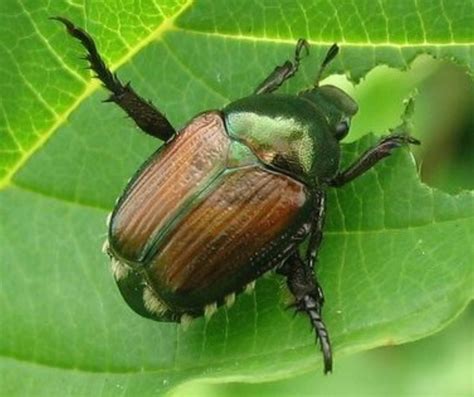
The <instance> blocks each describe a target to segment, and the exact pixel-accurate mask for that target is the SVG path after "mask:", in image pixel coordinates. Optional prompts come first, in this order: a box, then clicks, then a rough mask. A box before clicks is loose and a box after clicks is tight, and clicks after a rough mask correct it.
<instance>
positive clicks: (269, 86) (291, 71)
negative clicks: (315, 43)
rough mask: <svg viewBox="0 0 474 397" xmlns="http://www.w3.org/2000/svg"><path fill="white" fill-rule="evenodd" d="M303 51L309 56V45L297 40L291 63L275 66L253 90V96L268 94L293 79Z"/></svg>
mask: <svg viewBox="0 0 474 397" xmlns="http://www.w3.org/2000/svg"><path fill="white" fill-rule="evenodd" d="M303 49H304V50H305V52H306V55H307V54H309V44H308V42H307V41H306V40H305V39H299V40H298V42H297V43H296V48H295V55H294V57H293V62H291V61H286V62H285V63H284V64H283V65H281V66H277V67H276V68H275V70H274V71H273V72H272V73H271V74H270V75H269V76H268V77H267V78H266V79H265V80H263V81H262V82H261V83H260V84H259V85H258V87H257V88H256V89H255V91H254V94H257V95H258V94H268V93H270V92H273V91H275V90H276V89H278V88H279V87H280V86H281V85H282V84H283V83H284V82H285V81H286V80H288V79H289V78H290V77H293V76H294V75H295V74H296V72H297V71H298V68H299V66H300V61H301V59H302V57H303V56H302V54H301V52H302V51H303Z"/></svg>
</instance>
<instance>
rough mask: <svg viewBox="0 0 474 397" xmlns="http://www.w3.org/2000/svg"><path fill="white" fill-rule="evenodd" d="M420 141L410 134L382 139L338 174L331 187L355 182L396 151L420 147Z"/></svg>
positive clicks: (330, 182) (330, 183) (331, 182)
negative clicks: (401, 148) (408, 147)
mask: <svg viewBox="0 0 474 397" xmlns="http://www.w3.org/2000/svg"><path fill="white" fill-rule="evenodd" d="M419 144H420V141H419V140H418V139H415V138H413V137H411V136H410V135H408V134H394V135H389V136H386V137H385V138H382V139H381V140H380V141H379V142H378V143H377V144H376V145H375V146H374V147H371V148H370V149H368V150H367V151H365V153H363V154H362V156H360V157H359V158H358V159H357V160H356V161H354V163H352V164H351V165H350V166H349V167H348V168H347V169H345V170H344V171H342V172H340V173H338V174H337V175H336V176H335V177H334V178H333V179H332V180H331V181H329V185H330V186H334V187H340V186H343V185H345V184H346V183H348V182H351V181H353V180H354V179H355V178H357V177H358V176H360V175H362V174H363V173H364V172H366V171H368V170H369V169H371V168H372V167H373V166H374V165H375V164H377V163H378V162H379V161H380V160H382V159H383V158H384V157H387V156H389V155H390V154H392V151H393V150H394V149H397V148H399V147H402V146H406V145H419Z"/></svg>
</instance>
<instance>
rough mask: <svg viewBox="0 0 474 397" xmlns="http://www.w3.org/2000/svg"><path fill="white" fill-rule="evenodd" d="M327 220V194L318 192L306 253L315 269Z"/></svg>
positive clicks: (308, 260) (308, 261) (307, 259)
mask: <svg viewBox="0 0 474 397" xmlns="http://www.w3.org/2000/svg"><path fill="white" fill-rule="evenodd" d="M325 218H326V194H325V193H324V192H318V193H317V194H316V208H315V216H314V217H313V221H312V223H311V229H310V237H309V242H308V249H307V251H306V261H307V263H308V266H309V267H310V268H311V269H313V268H314V265H315V263H316V259H317V256H318V251H319V247H320V246H321V242H322V240H323V227H324V219H325Z"/></svg>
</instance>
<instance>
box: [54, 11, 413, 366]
mask: <svg viewBox="0 0 474 397" xmlns="http://www.w3.org/2000/svg"><path fill="white" fill-rule="evenodd" d="M54 19H56V20H58V21H60V22H62V23H63V24H64V25H65V26H66V28H67V30H68V32H69V34H71V35H72V36H73V37H75V38H77V39H78V40H80V42H81V43H82V45H83V46H84V47H85V49H86V50H87V56H86V59H87V60H88V62H89V63H90V67H91V69H92V70H93V71H94V72H95V73H96V75H97V78H98V79H99V80H100V81H101V82H102V83H103V85H104V86H105V88H106V89H108V90H109V91H110V92H111V93H112V95H111V96H110V97H109V99H108V101H110V102H114V103H116V104H117V105H118V106H120V107H121V108H122V109H123V110H124V111H125V112H126V113H127V114H128V115H129V116H130V117H131V118H132V119H133V120H134V121H135V122H136V124H137V125H138V127H140V128H141V129H142V130H143V131H144V132H145V133H147V134H149V135H152V136H154V137H156V138H158V139H161V140H163V141H165V143H164V145H163V146H162V147H161V148H160V149H158V150H157V151H156V152H155V153H154V154H152V155H151V157H150V158H149V159H148V160H147V161H146V162H145V163H144V164H143V166H142V167H141V168H140V169H139V170H138V171H137V172H136V174H135V175H134V177H133V178H132V179H131V180H130V182H129V183H128V186H127V187H126V188H125V190H124V192H123V194H122V196H121V197H120V198H119V200H118V202H117V204H116V206H115V209H114V210H113V212H112V214H111V217H110V219H109V223H108V240H107V242H106V244H105V246H104V250H105V252H106V253H107V254H108V255H109V256H110V258H111V260H112V269H113V274H114V277H115V280H116V282H117V284H118V287H119V289H120V292H121V293H122V295H123V297H124V299H125V300H126V302H127V303H128V304H129V306H130V307H131V308H132V309H133V310H134V311H136V312H137V313H138V314H140V315H142V316H145V317H148V318H151V319H154V320H157V321H176V322H182V321H184V320H186V319H188V318H190V317H196V316H201V315H203V314H206V315H210V314H212V313H213V312H214V311H215V310H216V309H217V307H218V306H219V305H222V304H224V303H227V304H231V303H232V302H233V301H234V299H235V294H236V293H239V292H241V291H242V290H243V289H245V288H246V286H248V285H252V284H253V283H254V282H255V280H256V279H257V278H258V277H259V276H260V275H262V274H263V273H265V272H267V271H269V270H272V269H274V270H276V272H277V273H279V274H281V275H283V276H285V277H286V280H287V284H288V288H289V290H290V292H291V293H292V295H293V296H294V299H295V301H294V305H293V306H294V307H295V309H296V310H297V311H299V312H304V313H306V314H307V316H308V317H309V319H310V322H311V325H312V327H313V328H314V330H315V332H316V336H317V338H318V340H319V342H320V346H321V350H322V353H323V357H324V372H325V373H327V372H329V371H331V370H332V353H331V344H330V340H329V336H328V333H327V331H326V327H325V325H324V323H323V320H322V317H321V310H322V306H323V303H324V297H323V292H322V289H321V287H320V285H319V283H318V282H317V280H316V277H315V264H316V259H317V254H318V250H319V248H320V245H321V241H322V237H323V225H324V217H325V208H326V199H325V192H326V190H327V189H328V188H330V187H340V186H343V185H345V184H346V183H348V182H350V181H352V180H353V179H354V178H356V177H358V176H360V175H361V174H363V173H364V172H365V171H367V170H368V169H370V168H371V167H372V166H374V165H375V164H376V163H377V162H378V161H379V160H380V159H382V158H383V157H386V156H388V155H389V154H390V153H391V152H392V150H393V149H395V148H398V147H401V146H403V145H406V144H419V142H418V141H417V140H416V139H414V138H412V137H410V136H408V135H405V134H397V135H389V136H387V137H385V138H383V139H382V140H381V141H380V142H379V143H378V144H376V145H375V146H374V147H372V148H370V149H368V150H367V151H366V152H365V153H364V154H363V155H362V156H361V157H360V158H359V159H358V160H356V161H355V162H354V163H353V164H352V165H351V166H349V167H348V168H347V169H345V170H342V171H341V170H339V162H340V141H341V140H342V139H343V138H344V137H345V136H346V135H347V133H348V132H349V125H350V119H351V117H352V116H353V115H354V114H355V113H356V112H357V104H356V103H355V102H354V100H353V99H352V98H351V97H349V96H348V95H347V94H346V93H345V92H343V91H342V90H340V89H339V88H336V87H334V86H331V85H324V86H319V84H318V83H319V80H320V77H321V75H322V72H323V71H324V68H325V67H326V65H327V64H328V63H329V62H330V61H331V60H332V59H333V58H334V57H335V56H336V55H337V53H338V47H337V45H335V44H334V45H333V46H332V47H331V48H330V49H329V51H328V53H327V55H326V57H325V59H324V60H323V62H322V64H321V68H320V70H319V73H318V75H317V78H316V83H315V84H314V86H313V87H311V88H309V89H307V90H304V91H301V92H299V93H298V94H296V95H287V94H276V93H274V91H276V90H277V89H278V87H280V85H281V84H282V83H283V82H285V81H286V80H287V79H289V78H290V77H292V76H293V75H294V74H295V73H296V72H297V70H298V67H299V64H300V60H301V58H302V55H303V53H306V54H307V53H308V44H307V42H306V41H305V40H303V39H300V40H299V41H298V42H297V45H296V49H295V54H294V58H293V60H292V61H289V60H288V61H286V62H285V63H284V64H283V65H281V66H277V67H276V68H275V70H274V71H273V72H272V73H270V75H269V76H268V77H267V78H266V79H265V80H263V82H262V83H261V84H260V85H259V86H258V87H257V88H256V90H255V91H254V93H253V94H251V95H250V96H247V97H245V98H242V99H239V100H237V101H235V102H232V103H230V104H228V105H227V106H226V107H224V108H223V109H221V110H210V111H207V112H204V113H201V114H199V115H197V116H196V117H195V118H194V119H193V120H191V121H190V122H189V123H188V124H187V125H186V126H185V127H184V128H183V129H182V130H181V131H179V132H177V131H175V129H174V128H173V126H172V125H171V124H170V123H169V121H168V120H167V119H166V117H165V116H164V115H163V114H162V113H161V112H160V111H159V110H158V109H156V108H155V107H154V106H153V105H152V104H151V103H150V102H148V101H146V100H144V99H143V98H141V97H140V96H138V95H137V94H136V93H135V91H134V90H133V89H132V87H131V86H130V85H129V84H126V85H124V84H122V83H121V81H120V80H119V78H118V77H117V76H116V75H115V74H113V73H111V71H110V70H109V69H108V68H107V66H106V65H105V63H104V61H103V60H102V58H101V57H100V55H99V53H98V51H97V48H96V46H95V43H94V41H93V39H92V38H91V37H90V36H89V35H88V34H87V33H86V32H85V31H84V30H82V29H80V28H78V27H76V26H74V24H73V23H71V22H70V21H68V20H67V19H65V18H61V17H56V18H54ZM306 239H307V240H308V247H307V249H306V251H305V254H304V255H302V254H301V253H300V250H299V247H300V244H301V243H302V242H303V240H306Z"/></svg>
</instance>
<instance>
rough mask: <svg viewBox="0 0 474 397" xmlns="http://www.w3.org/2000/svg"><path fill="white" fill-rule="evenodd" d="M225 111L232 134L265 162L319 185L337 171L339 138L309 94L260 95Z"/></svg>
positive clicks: (311, 184) (230, 106) (232, 104)
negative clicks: (305, 96)
mask: <svg viewBox="0 0 474 397" xmlns="http://www.w3.org/2000/svg"><path fill="white" fill-rule="evenodd" d="M223 112H224V115H225V123H226V128H227V131H228V133H229V134H230V136H231V137H232V138H234V139H236V140H238V141H240V142H242V143H244V144H245V145H246V146H248V147H249V148H250V149H251V150H252V151H253V152H254V153H255V155H256V156H257V157H258V158H259V159H260V161H261V162H263V163H264V164H265V165H268V166H270V167H271V168H274V169H276V170H279V171H281V172H284V173H286V174H289V175H291V176H293V177H295V178H296V179H299V180H301V181H303V182H305V183H306V184H308V185H309V186H318V185H320V184H321V183H323V182H324V181H325V180H328V179H330V178H331V177H332V176H334V175H335V173H336V172H337V169H338V166H339V157H340V153H339V142H338V141H337V139H336V138H335V137H334V136H333V134H332V133H331V131H330V129H329V126H328V123H327V119H326V117H325V116H324V115H323V113H322V112H321V111H320V110H318V108H317V107H315V106H314V104H312V103H311V102H309V101H307V100H306V99H304V98H301V97H297V96H295V95H285V94H269V95H254V96H249V97H246V98H243V99H240V100H238V101H235V102H232V103H231V104H229V105H228V106H227V107H225V108H224V110H223Z"/></svg>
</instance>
